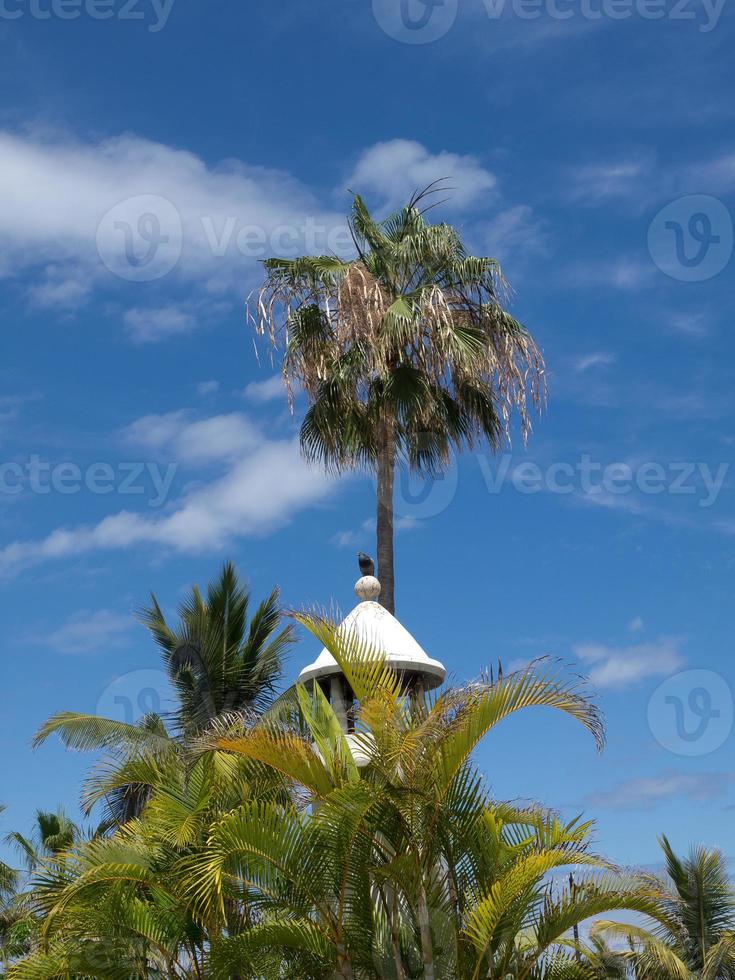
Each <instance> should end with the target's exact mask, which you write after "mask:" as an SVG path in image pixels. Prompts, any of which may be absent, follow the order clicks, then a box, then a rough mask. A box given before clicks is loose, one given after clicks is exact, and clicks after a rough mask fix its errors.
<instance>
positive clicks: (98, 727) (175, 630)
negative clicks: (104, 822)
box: [34, 562, 294, 825]
mask: <svg viewBox="0 0 735 980" xmlns="http://www.w3.org/2000/svg"><path fill="white" fill-rule="evenodd" d="M250 605H251V596H250V592H249V591H248V589H247V588H246V587H245V586H244V585H243V583H242V582H241V580H240V578H239V576H238V573H237V570H236V569H235V567H234V565H232V564H231V563H229V562H228V563H226V564H225V565H224V566H223V568H222V570H221V572H220V574H219V576H218V577H217V578H216V579H215V580H214V581H213V582H211V583H210V584H209V586H208V587H207V590H206V594H205V595H202V593H201V592H200V590H199V588H198V587H197V586H194V587H193V588H192V589H191V591H190V593H189V594H188V595H187V596H186V597H185V598H184V599H183V600H182V602H181V603H180V605H179V618H178V622H177V623H176V624H175V625H173V626H171V625H169V623H168V622H167V621H166V618H165V616H164V614H163V611H162V609H161V606H160V604H159V602H158V600H157V599H156V597H155V595H152V596H151V603H150V605H149V606H146V607H144V608H143V609H142V610H141V612H140V616H139V618H140V620H141V622H142V623H143V625H144V626H145V627H146V628H147V629H148V631H149V632H150V633H151V635H152V636H153V639H154V640H155V642H156V645H157V646H158V648H159V651H160V654H161V658H162V660H163V664H164V668H165V670H166V673H167V675H168V678H169V681H170V684H171V688H172V691H173V694H174V697H175V704H174V707H173V710H172V711H170V712H166V713H164V714H161V715H158V714H149V715H146V716H144V717H143V718H141V719H140V720H139V721H138V722H137V723H135V724H127V723H124V722H120V721H116V720H113V719H109V718H101V717H99V716H98V715H89V714H81V713H78V712H72V711H62V712H60V713H59V714H56V715H54V716H53V717H52V718H50V719H49V720H48V721H47V722H46V723H45V724H44V725H43V726H42V727H41V729H40V730H39V732H38V733H37V735H36V737H35V740H34V744H35V745H40V744H41V743H42V742H43V741H45V739H47V738H48V737H49V735H51V734H53V733H54V732H56V733H58V734H59V736H60V738H61V740H62V742H63V743H64V745H66V746H67V748H72V749H82V750H100V749H102V750H105V751H107V752H109V753H110V757H109V758H108V759H106V760H104V761H103V763H102V764H101V767H98V768H97V770H96V771H95V772H94V773H93V777H92V778H91V779H90V780H89V782H88V785H87V790H86V791H85V794H84V797H83V799H84V800H85V809H87V810H89V809H90V808H91V806H93V805H94V803H95V802H99V801H102V802H103V804H104V805H105V806H106V808H107V816H108V820H109V821H110V823H111V824H112V825H115V824H121V823H124V822H125V821H127V820H129V819H130V818H131V817H133V816H135V815H137V814H138V813H140V811H141V808H142V806H143V804H144V802H145V800H146V799H147V798H148V795H149V793H150V786H149V785H148V784H147V783H146V782H145V781H144V780H143V779H141V780H134V779H130V780H128V781H125V780H124V779H121V773H125V772H127V773H128V774H130V775H132V773H134V772H136V771H142V770H144V768H145V767H141V766H139V765H138V763H139V761H140V757H141V755H146V756H153V757H154V758H158V759H164V758H166V757H168V756H170V755H171V754H177V753H180V752H181V750H182V749H183V748H184V747H185V746H186V745H188V744H189V743H190V742H191V740H192V739H195V738H196V737H197V736H199V735H201V733H202V732H203V731H205V730H206V729H207V727H208V726H209V725H211V724H212V723H213V722H214V721H215V720H216V719H217V718H218V717H220V716H223V715H227V714H229V713H231V712H240V713H242V712H252V713H253V714H257V713H259V712H260V711H262V710H263V709H264V708H265V707H266V706H267V705H268V704H269V703H270V702H271V701H272V700H273V699H274V698H275V697H276V695H277V693H278V683H279V680H280V676H281V668H282V660H283V656H284V654H285V652H286V650H287V648H288V647H289V645H290V644H291V643H293V640H294V632H293V629H294V628H293V625H292V624H290V623H289V624H287V625H286V626H282V611H281V607H280V603H279V592H278V589H274V590H273V591H272V592H271V594H270V595H269V596H268V597H267V598H266V599H264V600H263V601H262V602H261V603H260V604H259V605H258V606H257V607H256V608H255V609H254V610H253V612H252V614H251V615H249V614H250ZM136 766H137V769H136Z"/></svg>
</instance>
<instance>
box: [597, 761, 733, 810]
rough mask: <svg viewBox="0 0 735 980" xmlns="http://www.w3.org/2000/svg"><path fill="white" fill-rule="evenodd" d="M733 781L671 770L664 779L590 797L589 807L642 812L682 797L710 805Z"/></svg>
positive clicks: (637, 782) (712, 774)
mask: <svg viewBox="0 0 735 980" xmlns="http://www.w3.org/2000/svg"><path fill="white" fill-rule="evenodd" d="M733 779H735V776H733V775H732V773H715V772H680V771H678V770H671V771H669V772H666V773H664V774H663V775H661V776H642V777H639V778H636V779H627V780H625V781H624V782H622V783H619V784H618V785H617V786H614V787H613V788H612V789H609V790H604V791H602V792H599V793H592V794H590V795H589V796H587V797H586V799H585V803H587V804H589V805H590V806H599V807H609V808H611V809H619V810H640V809H649V808H651V807H654V806H656V804H658V803H663V802H665V801H668V800H672V799H675V798H677V797H682V796H683V797H686V798H687V799H689V800H698V801H700V802H706V801H708V800H714V799H717V798H718V797H720V796H722V795H723V793H724V791H725V788H726V787H727V786H729V785H730V784H731V783H732V782H733Z"/></svg>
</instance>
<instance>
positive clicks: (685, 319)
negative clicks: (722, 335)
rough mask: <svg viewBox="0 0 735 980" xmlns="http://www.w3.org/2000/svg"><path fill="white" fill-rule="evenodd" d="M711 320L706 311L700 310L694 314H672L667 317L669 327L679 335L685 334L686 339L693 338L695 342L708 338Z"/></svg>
mask: <svg viewBox="0 0 735 980" xmlns="http://www.w3.org/2000/svg"><path fill="white" fill-rule="evenodd" d="M710 320H711V316H710V315H709V314H707V313H705V312H704V310H698V311H696V312H694V313H671V314H669V315H668V316H667V317H666V323H667V324H668V325H669V326H671V327H673V328H674V330H676V331H677V332H678V333H680V334H684V336H685V337H691V338H693V339H694V340H701V339H702V338H703V337H706V336H708V334H709V333H710V326H709V321H710Z"/></svg>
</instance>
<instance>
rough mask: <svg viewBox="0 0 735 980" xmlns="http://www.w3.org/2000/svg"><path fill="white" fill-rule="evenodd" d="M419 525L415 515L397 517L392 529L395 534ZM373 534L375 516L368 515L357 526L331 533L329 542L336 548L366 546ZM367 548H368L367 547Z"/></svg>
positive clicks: (363, 547)
mask: <svg viewBox="0 0 735 980" xmlns="http://www.w3.org/2000/svg"><path fill="white" fill-rule="evenodd" d="M418 527H421V521H419V520H417V519H416V518H415V517H410V516H405V517H397V518H396V519H395V521H394V522H393V530H394V531H395V532H396V534H401V533H402V532H405V531H414V530H415V529H416V528H418ZM374 535H375V518H373V517H369V518H367V520H364V521H363V522H362V524H361V525H360V526H359V528H353V529H351V530H346V531H338V532H337V533H336V534H335V535H333V537H332V539H331V542H332V544H333V545H336V546H337V547H338V548H362V549H365V548H366V547H367V542H368V541H369V540H370V538H372V537H373V536H374ZM368 550H369V548H368Z"/></svg>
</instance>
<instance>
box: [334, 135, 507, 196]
mask: <svg viewBox="0 0 735 980" xmlns="http://www.w3.org/2000/svg"><path fill="white" fill-rule="evenodd" d="M442 178H447V180H446V186H447V187H448V188H451V190H450V191H448V192H447V193H442V194H440V195H438V197H440V198H445V197H446V198H447V199H448V200H447V204H448V206H451V207H454V208H465V207H469V206H470V205H471V204H474V203H475V202H476V201H477V200H478V199H480V198H483V197H487V196H488V195H490V194H491V193H492V192H493V191H494V190H495V188H496V185H497V179H496V177H495V175H494V174H492V173H490V171H489V170H486V169H485V167H483V166H482V164H481V163H480V162H479V161H478V160H477V159H476V158H475V157H473V156H469V155H462V154H459V153H451V152H449V151H447V150H442V151H440V152H438V153H433V152H431V150H429V149H427V147H425V146H423V145H422V144H421V143H418V142H416V140H407V139H394V140H388V141H386V142H384V143H376V144H375V146H372V147H370V149H368V150H365V152H364V153H362V154H361V155H360V157H359V158H358V160H357V163H356V164H355V167H354V169H353V170H352V173H351V174H350V175H349V177H348V179H347V180H346V181H345V186H347V187H350V188H351V189H352V190H354V191H357V192H358V193H360V194H376V195H378V196H379V197H380V199H381V205H382V207H383V209H392V208H395V207H399V206H400V205H402V204H404V203H405V202H406V200H407V199H408V198H409V197H410V196H411V194H413V193H414V191H416V190H421V189H422V188H424V187H427V186H428V185H429V184H431V183H432V182H433V181H436V180H442Z"/></svg>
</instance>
